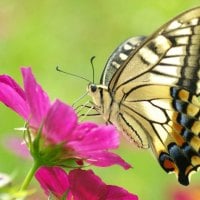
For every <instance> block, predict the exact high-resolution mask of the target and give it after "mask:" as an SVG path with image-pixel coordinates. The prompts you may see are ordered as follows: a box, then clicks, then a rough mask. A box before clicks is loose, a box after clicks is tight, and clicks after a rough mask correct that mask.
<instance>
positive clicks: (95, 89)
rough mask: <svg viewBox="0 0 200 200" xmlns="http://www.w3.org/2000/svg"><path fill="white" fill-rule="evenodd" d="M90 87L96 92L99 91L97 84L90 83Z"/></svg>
mask: <svg viewBox="0 0 200 200" xmlns="http://www.w3.org/2000/svg"><path fill="white" fill-rule="evenodd" d="M90 89H91V91H92V92H96V91H97V86H96V85H94V84H91V85H90Z"/></svg>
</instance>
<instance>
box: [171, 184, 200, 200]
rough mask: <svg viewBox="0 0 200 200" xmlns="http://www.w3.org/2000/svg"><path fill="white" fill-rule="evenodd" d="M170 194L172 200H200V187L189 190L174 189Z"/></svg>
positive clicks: (192, 187)
mask: <svg viewBox="0 0 200 200" xmlns="http://www.w3.org/2000/svg"><path fill="white" fill-rule="evenodd" d="M170 193H171V198H170V199H172V200H199V199H200V185H193V186H190V187H189V188H181V187H173V189H172V191H171V192H170Z"/></svg>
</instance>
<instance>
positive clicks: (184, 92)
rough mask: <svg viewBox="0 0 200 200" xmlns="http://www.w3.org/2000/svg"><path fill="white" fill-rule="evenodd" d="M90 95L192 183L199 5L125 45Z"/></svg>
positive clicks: (199, 93) (198, 121)
mask: <svg viewBox="0 0 200 200" xmlns="http://www.w3.org/2000/svg"><path fill="white" fill-rule="evenodd" d="M88 91H89V95H90V96H91V97H92V99H93V102H94V106H95V109H96V110H97V111H98V112H99V113H100V114H101V115H102V116H103V118H104V119H105V120H106V121H107V122H109V123H111V124H114V125H115V126H116V127H117V129H118V130H119V131H120V132H123V133H124V134H126V135H127V136H128V137H129V138H130V139H131V140H133V141H134V142H135V143H136V144H137V146H138V147H141V148H149V147H150V148H151V149H152V151H153V152H154V154H155V156H156V158H157V160H158V162H159V163H160V165H161V167H162V168H163V169H164V170H165V171H166V172H174V173H175V174H176V175H177V177H178V181H179V182H180V183H181V184H183V185H188V184H189V178H188V176H189V175H190V173H191V172H192V171H196V170H197V168H198V167H199V166H200V7H197V8H194V9H191V10H188V11H186V12H184V13H182V14H180V15H178V16H177V17H175V18H174V19H172V20H170V21H169V22H167V23H166V24H165V25H163V26H162V27H161V28H160V29H158V30H157V31H156V32H155V33H153V34H152V35H150V36H149V37H135V38H131V39H128V40H127V41H125V42H124V43H122V44H121V45H120V46H119V47H118V48H117V49H116V50H115V51H114V52H113V54H112V55H111V56H110V58H109V59H108V62H107V64H106V66H105V68H104V71H103V74H102V76H101V80H100V85H96V84H94V83H91V84H89V86H88Z"/></svg>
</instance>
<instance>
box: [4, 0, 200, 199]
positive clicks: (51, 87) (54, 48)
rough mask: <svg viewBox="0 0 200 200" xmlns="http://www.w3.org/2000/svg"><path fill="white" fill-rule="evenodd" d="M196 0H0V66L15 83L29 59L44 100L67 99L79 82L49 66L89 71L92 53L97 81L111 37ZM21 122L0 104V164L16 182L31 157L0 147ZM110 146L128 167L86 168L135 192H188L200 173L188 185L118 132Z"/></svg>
mask: <svg viewBox="0 0 200 200" xmlns="http://www.w3.org/2000/svg"><path fill="white" fill-rule="evenodd" d="M198 5H200V2H199V0H176V1H174V0H168V1H162V0H157V1H154V0H145V1H136V0H127V1H124V0H118V1H116V0H97V1H94V0H84V1H81V0H60V1H58V0H57V1H56V0H43V1H39V0H35V1H27V0H1V1H0V73H1V74H4V73H6V74H10V75H11V76H13V77H14V78H15V79H16V80H17V81H18V82H19V83H22V79H21V74H20V70H19V69H20V66H31V67H32V69H33V72H34V74H35V76H36V78H37V80H38V82H39V83H41V85H42V86H43V88H44V89H45V90H46V91H47V92H48V94H49V95H50V97H51V99H52V100H53V99H55V98H60V99H62V100H63V101H65V102H68V103H70V104H71V103H72V102H73V101H74V100H76V99H77V98H78V97H79V96H80V95H81V94H83V93H84V92H85V88H86V86H87V83H86V82H84V81H83V80H79V79H77V78H75V77H70V76H65V75H63V74H61V73H58V72H56V70H55V66H57V65H59V66H60V67H62V68H63V69H64V70H66V71H68V72H71V73H75V74H79V75H82V76H84V77H86V78H89V79H92V71H91V65H90V57H91V56H94V55H95V56H96V60H95V62H94V63H95V81H96V83H98V80H99V77H100V75H101V72H102V70H103V67H104V65H105V62H106V60H107V58H108V57H109V55H110V54H111V52H112V51H113V50H114V49H115V48H116V46H117V45H118V44H120V43H121V42H122V41H124V40H125V39H127V38H129V37H132V36H137V35H149V34H151V33H152V32H153V31H155V30H156V29H157V28H159V27H160V26H161V25H162V24H163V23H165V22H167V21H168V20H169V19H171V18H172V17H174V16H176V15H177V14H179V13H180V12H182V11H184V10H187V9H189V8H192V7H195V6H198ZM22 125H23V120H21V119H20V118H19V117H18V116H17V115H16V114H15V113H13V112H12V111H10V110H9V109H7V108H5V107H4V106H2V105H0V137H1V138H0V139H1V147H0V171H1V172H7V173H14V174H16V175H15V176H16V180H17V181H18V182H20V181H22V179H23V177H24V176H25V174H26V172H27V171H28V169H29V167H30V166H31V161H30V160H22V158H19V157H17V156H16V155H14V154H13V153H12V152H11V151H9V150H8V149H6V148H5V146H6V143H5V140H4V137H5V136H8V135H10V136H13V135H16V134H19V133H18V132H16V131H14V129H13V128H15V127H21V126H22ZM118 152H119V154H120V155H122V156H123V157H124V158H125V159H126V160H127V161H128V162H129V163H131V164H132V165H133V169H130V170H128V171H124V170H123V169H121V168H120V167H118V166H114V167H110V168H106V169H102V168H94V169H95V171H96V173H97V174H99V175H100V176H101V177H102V179H103V180H104V181H105V182H106V183H108V184H114V185H120V186H123V187H125V188H126V189H128V190H129V191H130V192H133V193H135V194H137V195H138V196H139V197H140V199H141V200H169V199H173V198H172V193H173V192H172V191H174V190H175V189H176V188H177V189H178V190H179V189H180V190H184V191H186V192H187V191H188V192H189V191H190V190H191V189H192V188H193V187H194V186H196V184H198V183H199V181H200V174H195V175H193V177H192V183H191V185H190V186H189V187H183V186H179V184H178V183H177V181H176V178H175V176H174V175H167V174H166V173H165V172H164V171H163V170H162V169H161V168H160V166H159V165H158V163H157V162H156V160H155V158H154V157H153V156H152V153H151V152H150V151H148V150H138V149H137V148H135V147H133V145H132V144H128V143H127V142H126V141H125V140H124V139H122V144H121V147H120V149H119V151H118Z"/></svg>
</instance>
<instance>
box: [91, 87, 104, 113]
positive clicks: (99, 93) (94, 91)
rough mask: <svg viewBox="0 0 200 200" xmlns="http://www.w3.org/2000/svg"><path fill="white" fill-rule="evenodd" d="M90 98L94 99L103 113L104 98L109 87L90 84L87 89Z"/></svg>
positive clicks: (96, 105)
mask: <svg viewBox="0 0 200 200" xmlns="http://www.w3.org/2000/svg"><path fill="white" fill-rule="evenodd" d="M87 91H88V94H89V96H91V97H92V100H93V103H94V105H95V107H96V108H97V109H98V110H99V111H101V110H102V106H103V96H104V94H105V93H107V87H106V86H104V85H96V84H94V83H90V84H89V85H88V87H87Z"/></svg>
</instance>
